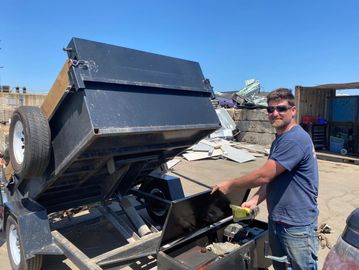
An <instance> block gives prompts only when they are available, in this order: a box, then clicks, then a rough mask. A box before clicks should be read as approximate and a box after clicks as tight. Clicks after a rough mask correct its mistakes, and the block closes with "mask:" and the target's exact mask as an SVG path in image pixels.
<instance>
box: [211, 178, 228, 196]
mask: <svg viewBox="0 0 359 270" xmlns="http://www.w3.org/2000/svg"><path fill="white" fill-rule="evenodd" d="M231 183H232V181H224V182H222V183H219V184H217V185H214V186H213V187H212V191H211V194H213V193H215V192H216V191H220V192H222V193H223V194H228V193H229V192H230V191H231Z"/></svg>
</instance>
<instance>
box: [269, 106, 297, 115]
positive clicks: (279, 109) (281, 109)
mask: <svg viewBox="0 0 359 270" xmlns="http://www.w3.org/2000/svg"><path fill="white" fill-rule="evenodd" d="M292 107H293V106H288V107H287V106H284V105H279V106H268V107H267V112H268V113H273V112H274V111H277V112H279V113H281V112H286V111H288V110H289V109H290V108H292Z"/></svg>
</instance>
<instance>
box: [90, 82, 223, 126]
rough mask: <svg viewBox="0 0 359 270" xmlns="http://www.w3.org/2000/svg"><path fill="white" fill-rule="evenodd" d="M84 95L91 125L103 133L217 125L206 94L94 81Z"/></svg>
mask: <svg viewBox="0 0 359 270" xmlns="http://www.w3.org/2000/svg"><path fill="white" fill-rule="evenodd" d="M116 90H117V91H116ZM85 99H86V105H87V108H88V110H89V114H90V117H91V121H92V124H93V127H94V128H98V129H109V130H104V131H103V132H106V133H108V132H115V131H117V132H121V133H129V132H148V131H151V132H155V131H162V130H176V132H177V133H179V131H178V130H183V129H191V128H192V129H193V128H196V129H200V128H202V129H217V128H219V122H218V117H217V115H216V113H215V111H214V110H213V106H212V104H211V102H210V100H209V99H210V96H209V95H208V94H205V95H204V94H202V93H192V94H189V93H186V92H184V91H179V90H171V89H163V90H162V91H159V90H158V89H155V88H148V87H129V86H121V87H119V86H117V87H110V86H109V85H107V86H105V85H97V87H95V86H94V87H93V88H92V89H89V88H86V90H85ZM112 129H113V130H112Z"/></svg>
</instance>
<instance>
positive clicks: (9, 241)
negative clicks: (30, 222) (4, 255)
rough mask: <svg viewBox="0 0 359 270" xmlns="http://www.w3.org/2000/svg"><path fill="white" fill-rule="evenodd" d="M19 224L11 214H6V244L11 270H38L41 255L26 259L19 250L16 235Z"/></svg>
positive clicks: (19, 243) (41, 259)
mask: <svg viewBox="0 0 359 270" xmlns="http://www.w3.org/2000/svg"><path fill="white" fill-rule="evenodd" d="M18 231H19V225H18V224H17V222H16V219H15V218H14V217H13V216H11V215H10V216H8V218H7V220H6V246H7V252H8V256H9V260H10V264H11V268H12V269H13V270H40V269H41V267H42V261H43V257H42V255H35V256H34V257H33V258H31V259H28V260H26V259H25V256H24V254H23V252H22V251H21V248H20V247H21V241H20V239H19V235H18Z"/></svg>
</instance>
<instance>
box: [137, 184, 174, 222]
mask: <svg viewBox="0 0 359 270" xmlns="http://www.w3.org/2000/svg"><path fill="white" fill-rule="evenodd" d="M140 190H141V191H143V192H146V193H149V194H151V195H153V196H156V197H159V198H160V199H165V200H171V195H170V193H169V191H168V189H167V188H166V187H165V186H159V185H158V184H157V183H156V181H150V182H148V183H144V184H142V185H141V187H140ZM145 207H146V210H147V213H148V215H149V216H150V217H151V218H152V219H153V220H154V221H155V222H157V223H158V224H160V225H162V224H164V223H165V220H166V217H167V212H168V208H169V205H164V204H163V203H160V202H156V201H155V200H153V199H145Z"/></svg>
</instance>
